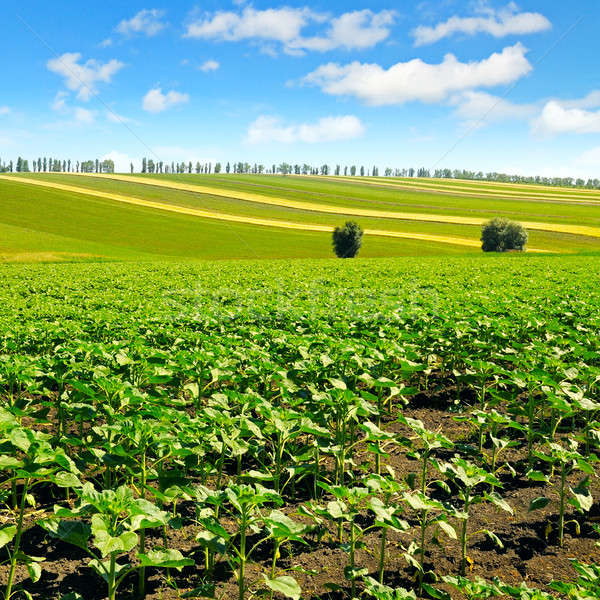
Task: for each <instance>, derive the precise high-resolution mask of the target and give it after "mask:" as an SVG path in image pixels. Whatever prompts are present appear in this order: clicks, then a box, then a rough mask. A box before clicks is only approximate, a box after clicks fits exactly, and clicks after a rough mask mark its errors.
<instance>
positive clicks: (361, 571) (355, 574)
mask: <svg viewBox="0 0 600 600" xmlns="http://www.w3.org/2000/svg"><path fill="white" fill-rule="evenodd" d="M368 574H369V569H367V567H362V568H359V567H354V568H352V567H350V566H348V567H345V568H344V577H345V578H346V579H347V580H348V581H352V580H353V579H358V578H359V577H364V576H365V575H368Z"/></svg>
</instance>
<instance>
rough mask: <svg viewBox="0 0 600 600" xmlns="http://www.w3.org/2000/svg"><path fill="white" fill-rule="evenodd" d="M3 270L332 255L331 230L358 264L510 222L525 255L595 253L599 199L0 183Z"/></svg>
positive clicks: (459, 246)
mask: <svg viewBox="0 0 600 600" xmlns="http://www.w3.org/2000/svg"><path fill="white" fill-rule="evenodd" d="M0 202H1V203H2V212H1V216H0V257H1V258H2V260H5V261H6V260H25V261H27V260H32V261H35V260H37V261H40V260H42V261H46V260H48V261H54V260H97V259H107V260H111V259H126V260H127V259H156V258H160V259H167V258H178V259H182V258H185V259H197V258H203V259H218V258H296V257H325V256H331V254H332V253H331V247H330V231H331V230H332V228H333V227H335V226H336V225H338V224H341V223H343V222H344V221H345V220H348V219H353V220H357V221H358V222H359V223H360V224H361V226H362V227H363V228H364V229H365V238H364V243H363V249H362V250H361V253H360V255H361V256H365V257H366V256H401V255H413V256H420V255H443V254H457V253H479V235H480V229H481V223H483V222H484V221H486V220H488V219H489V218H491V217H493V216H497V215H500V216H506V217H508V218H511V219H515V220H519V221H521V222H522V223H524V224H525V226H526V227H527V228H528V230H529V234H530V236H529V244H528V249H529V250H530V251H534V252H561V253H576V252H595V251H598V250H600V193H598V192H594V191H589V190H574V189H563V188H547V187H542V186H526V185H521V186H517V185H510V184H496V183H495V184H490V183H486V182H471V181H469V182H467V181H455V180H434V179H418V180H415V179H412V180H407V179H399V178H376V177H369V178H366V177H365V178H361V177H353V178H350V177H347V178H346V177H304V176H302V177H296V176H287V177H283V176H268V175H262V176H260V175H119V174H115V175H80V174H51V173H40V174H29V173H27V174H24V173H16V174H9V175H3V176H0Z"/></svg>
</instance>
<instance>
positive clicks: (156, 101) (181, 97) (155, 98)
mask: <svg viewBox="0 0 600 600" xmlns="http://www.w3.org/2000/svg"><path fill="white" fill-rule="evenodd" d="M189 99H190V97H189V95H188V94H181V93H180V92H175V91H173V90H171V91H170V92H167V93H166V94H163V93H162V89H161V88H159V87H158V88H154V89H151V90H150V91H149V92H148V93H147V94H146V95H145V96H144V99H143V101H142V108H143V109H144V110H146V111H148V112H151V113H159V112H162V111H163V110H166V109H167V108H169V107H171V106H175V105H176V104H183V103H185V102H188V101H189Z"/></svg>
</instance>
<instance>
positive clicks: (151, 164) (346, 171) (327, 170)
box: [0, 156, 600, 189]
mask: <svg viewBox="0 0 600 600" xmlns="http://www.w3.org/2000/svg"><path fill="white" fill-rule="evenodd" d="M130 171H131V173H135V172H136V170H135V167H134V164H133V163H130ZM12 172H17V173H29V172H34V173H35V172H39V173H42V172H44V173H48V172H50V173H114V172H115V163H114V161H112V160H109V159H104V160H100V159H97V158H96V159H95V160H85V161H72V160H71V159H69V160H60V159H54V158H45V157H44V158H37V159H34V160H32V161H31V167H30V164H29V161H28V160H27V159H23V158H21V157H20V156H19V157H18V158H17V160H16V162H14V163H13V161H12V160H10V161H8V162H5V161H2V160H0V173H12ZM140 172H141V173H149V174H163V173H164V174H183V173H188V174H191V173H196V174H199V175H208V174H217V175H218V174H222V173H226V174H229V173H232V174H253V175H262V174H268V175H292V174H293V175H325V176H328V175H333V176H344V177H358V176H360V177H380V176H381V175H380V172H379V167H377V166H373V167H365V166H364V165H360V166H357V165H345V166H342V165H339V164H337V165H336V166H335V167H331V166H330V165H327V164H323V165H320V166H314V165H310V164H307V163H304V164H299V163H296V164H290V163H286V162H282V163H280V164H279V165H276V164H273V165H270V166H268V165H263V164H258V163H254V164H250V163H247V162H227V163H225V164H222V163H221V162H217V163H215V164H214V165H213V164H212V163H210V162H209V163H200V162H199V161H197V162H196V163H195V164H193V163H192V161H187V162H185V161H182V162H175V161H172V162H171V163H168V162H164V161H154V160H153V159H151V158H146V157H144V158H142V166H141V170H140ZM383 176H384V177H407V178H431V177H433V178H436V179H466V180H472V181H489V182H497V183H520V184H537V185H548V186H558V187H577V188H587V189H600V179H598V178H589V179H587V180H585V179H582V178H574V177H543V176H540V175H536V176H530V175H514V174H513V175H510V174H507V173H498V172H495V171H493V172H488V173H484V172H483V171H470V170H467V169H435V170H433V172H432V171H431V170H430V169H426V168H424V167H421V168H414V167H409V168H402V169H400V168H391V167H386V168H385V169H384V170H383Z"/></svg>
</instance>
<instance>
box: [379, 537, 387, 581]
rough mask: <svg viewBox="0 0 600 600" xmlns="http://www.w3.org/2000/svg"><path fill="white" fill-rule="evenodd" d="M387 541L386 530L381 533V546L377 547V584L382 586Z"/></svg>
mask: <svg viewBox="0 0 600 600" xmlns="http://www.w3.org/2000/svg"><path fill="white" fill-rule="evenodd" d="M386 539H387V529H385V528H384V529H382V531H381V546H380V547H379V583H381V584H383V571H384V569H385V543H386Z"/></svg>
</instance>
